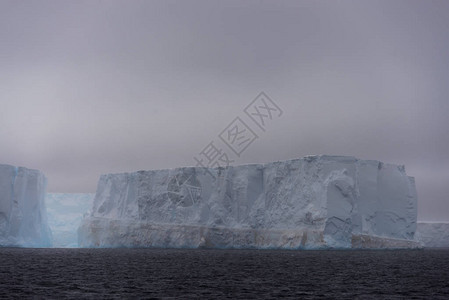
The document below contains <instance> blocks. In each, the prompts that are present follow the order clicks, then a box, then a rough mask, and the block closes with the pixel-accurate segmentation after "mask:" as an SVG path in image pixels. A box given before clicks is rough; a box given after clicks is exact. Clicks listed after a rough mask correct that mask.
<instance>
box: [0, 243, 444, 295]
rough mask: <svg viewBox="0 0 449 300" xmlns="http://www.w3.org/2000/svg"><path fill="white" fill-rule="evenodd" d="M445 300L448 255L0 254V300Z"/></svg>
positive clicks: (250, 252) (36, 251) (5, 250)
mask: <svg viewBox="0 0 449 300" xmlns="http://www.w3.org/2000/svg"><path fill="white" fill-rule="evenodd" d="M152 297H154V298H208V299H215V298H245V299H248V298H253V299H254V298H258V299H259V298H278V297H291V298H295V299H298V298H301V299H304V298H306V299H307V298H310V299H312V298H313V299H314V298H339V299H342V298H351V299H352V298H360V299H365V298H366V299H379V298H387V299H392V298H393V299H396V298H398V299H412V298H417V299H418V298H427V299H449V250H404V251H266V250H162V249H159V250H156V249H18V248H0V298H37V299H39V298H50V299H61V298H73V299H80V298H83V299H84V298H92V299H102V298H117V299H123V298H131V299H139V298H152Z"/></svg>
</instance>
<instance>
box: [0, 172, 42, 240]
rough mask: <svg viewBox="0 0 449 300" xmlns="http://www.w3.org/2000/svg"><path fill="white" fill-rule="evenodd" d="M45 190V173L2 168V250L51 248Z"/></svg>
mask: <svg viewBox="0 0 449 300" xmlns="http://www.w3.org/2000/svg"><path fill="white" fill-rule="evenodd" d="M45 189H46V178H45V176H44V175H43V174H42V173H41V172H39V171H37V170H30V169H26V168H22V167H19V168H17V167H13V166H9V165H0V246H19V247H48V246H51V231H50V229H49V227H48V225H47V213H46V208H45V200H44V197H45Z"/></svg>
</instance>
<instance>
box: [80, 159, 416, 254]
mask: <svg viewBox="0 0 449 300" xmlns="http://www.w3.org/2000/svg"><path fill="white" fill-rule="evenodd" d="M209 174H212V175H213V176H214V177H215V180H213V179H212V177H211V176H210V175H209ZM416 219H417V197H416V189H415V185H414V180H413V178H411V177H408V176H407V174H406V173H405V169H404V167H403V166H397V165H391V164H384V163H381V162H379V161H371V160H359V159H357V158H354V157H345V156H309V157H305V158H302V159H294V160H288V161H281V162H273V163H267V164H254V165H241V166H232V167H227V168H216V169H204V168H199V167H190V168H177V169H171V170H153V171H139V172H135V173H123V174H108V175H103V176H101V178H100V181H99V183H98V187H97V193H96V196H95V199H94V204H93V208H92V212H91V214H90V215H89V216H88V217H87V218H86V219H85V220H84V221H83V222H82V224H81V227H80V229H79V238H80V244H81V245H84V246H102V247H108V246H129V247H132V246H136V245H137V246H157V247H196V246H201V245H203V244H206V245H208V246H210V247H240V248H242V247H243V248H245V247H257V248H264V247H265V248H267V247H271V248H321V247H335V248H351V247H373V248H374V247H388V245H387V244H389V245H390V246H391V247H396V246H397V245H399V244H398V242H393V241H391V239H395V240H400V241H407V243H402V244H403V245H405V247H408V246H409V245H412V244H413V243H408V242H413V241H414V233H415V230H416Z"/></svg>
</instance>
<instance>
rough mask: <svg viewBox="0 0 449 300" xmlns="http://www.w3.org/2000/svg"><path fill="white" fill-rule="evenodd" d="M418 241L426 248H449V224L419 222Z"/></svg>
mask: <svg viewBox="0 0 449 300" xmlns="http://www.w3.org/2000/svg"><path fill="white" fill-rule="evenodd" d="M416 239H417V240H418V241H419V242H421V243H422V245H423V246H424V247H426V248H449V223H443V222H419V223H418V227H417V229H416Z"/></svg>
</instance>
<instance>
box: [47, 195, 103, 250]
mask: <svg viewBox="0 0 449 300" xmlns="http://www.w3.org/2000/svg"><path fill="white" fill-rule="evenodd" d="M94 196H95V194H75V193H73V194H72V193H48V194H47V195H46V196H45V202H46V204H47V215H48V225H49V226H50V228H51V231H52V234H53V247H54V248H76V247H78V235H77V229H78V227H79V225H80V223H81V220H82V219H83V216H84V215H85V214H88V211H89V209H90V208H91V207H92V202H93V199H94Z"/></svg>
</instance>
